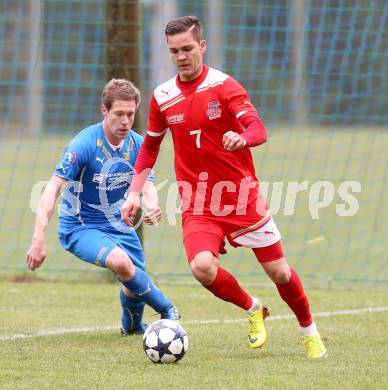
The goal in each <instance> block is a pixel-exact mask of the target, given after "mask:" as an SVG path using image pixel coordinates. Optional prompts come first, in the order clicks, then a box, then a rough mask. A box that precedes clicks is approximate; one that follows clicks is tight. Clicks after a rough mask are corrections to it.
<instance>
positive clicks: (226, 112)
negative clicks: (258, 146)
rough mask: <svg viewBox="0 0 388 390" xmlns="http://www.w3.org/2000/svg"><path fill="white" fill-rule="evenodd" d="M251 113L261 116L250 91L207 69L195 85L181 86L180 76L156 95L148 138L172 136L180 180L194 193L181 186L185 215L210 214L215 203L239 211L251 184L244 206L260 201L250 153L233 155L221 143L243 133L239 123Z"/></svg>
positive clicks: (233, 153)
mask: <svg viewBox="0 0 388 390" xmlns="http://www.w3.org/2000/svg"><path fill="white" fill-rule="evenodd" d="M248 112H254V113H255V114H256V115H257V113H256V110H255V108H254V107H253V105H252V104H251V102H250V98H249V96H248V93H247V91H246V90H245V89H244V88H243V87H242V86H241V85H240V84H239V83H237V82H236V81H235V80H234V79H233V78H231V77H230V76H228V75H226V74H224V73H222V72H220V71H218V70H215V69H212V68H208V67H206V66H204V68H203V71H202V74H201V75H200V76H199V77H198V78H197V79H195V80H192V81H188V82H182V81H180V79H179V77H178V76H176V77H174V78H172V79H171V80H168V81H167V82H165V83H163V84H162V85H160V86H159V87H157V88H156V89H155V90H154V93H153V96H152V98H151V102H150V111H149V117H148V118H149V121H148V131H147V134H148V135H150V136H152V137H158V136H161V135H163V134H164V133H165V132H166V131H167V130H168V129H170V131H171V134H172V138H173V144H174V151H175V174H176V179H177V181H178V182H186V183H189V184H190V186H191V188H192V192H191V193H189V192H188V191H186V190H187V185H185V186H183V187H180V193H181V196H182V205H183V208H184V211H185V209H187V210H188V211H190V212H193V211H194V214H196V211H197V213H199V214H201V213H200V211H201V210H199V208H202V209H203V213H204V214H207V213H208V212H209V211H211V208H212V206H211V204H213V203H214V202H216V203H217V201H218V205H220V206H221V207H219V209H221V210H222V208H223V207H224V205H225V204H227V205H233V207H234V208H236V206H237V203H238V201H241V196H242V195H241V193H240V188H241V187H242V183H247V182H250V189H248V190H249V197H248V198H246V199H247V200H246V201H245V202H248V203H250V202H251V201H254V200H255V199H256V196H257V187H258V182H257V178H256V174H255V168H254V165H253V160H252V155H251V152H250V150H249V148H248V147H245V148H243V149H239V150H236V151H234V152H230V151H227V150H225V149H224V147H223V143H222V138H223V135H224V133H226V132H228V131H234V132H237V133H240V134H241V133H243V132H244V128H243V126H242V125H241V123H240V121H239V120H238V118H239V117H240V116H242V115H244V114H246V113H248ZM200 182H202V183H201V184H200V185H198V184H199V183H200ZM178 184H179V183H178ZM253 187H254V188H253ZM239 196H240V198H239ZM196 197H197V199H196ZM217 197H218V198H220V200H218V198H217ZM243 197H244V195H243ZM195 210H196V211H195ZM213 214H214V212H213Z"/></svg>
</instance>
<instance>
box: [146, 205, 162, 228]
mask: <svg viewBox="0 0 388 390" xmlns="http://www.w3.org/2000/svg"><path fill="white" fill-rule="evenodd" d="M161 219H162V210H161V209H160V207H159V206H156V207H154V208H152V209H148V211H147V212H146V213H145V214H144V215H143V221H144V222H145V223H146V224H147V225H156V224H157V223H158V222H159V221H160V220H161Z"/></svg>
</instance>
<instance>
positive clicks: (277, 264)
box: [262, 257, 291, 284]
mask: <svg viewBox="0 0 388 390" xmlns="http://www.w3.org/2000/svg"><path fill="white" fill-rule="evenodd" d="M262 266H263V268H264V270H265V272H266V273H267V275H268V276H269V277H270V278H271V280H272V281H273V282H274V283H276V284H285V283H288V282H289V281H290V278H291V269H290V267H289V265H288V264H287V262H286V259H285V258H284V257H283V258H281V259H278V260H274V261H270V262H268V263H263V264H262Z"/></svg>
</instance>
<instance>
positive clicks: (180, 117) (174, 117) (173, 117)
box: [167, 114, 185, 125]
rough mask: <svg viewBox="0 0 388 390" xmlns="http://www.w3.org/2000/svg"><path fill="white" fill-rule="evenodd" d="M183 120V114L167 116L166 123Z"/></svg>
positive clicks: (170, 123) (171, 123)
mask: <svg viewBox="0 0 388 390" xmlns="http://www.w3.org/2000/svg"><path fill="white" fill-rule="evenodd" d="M184 121H185V114H178V115H170V116H167V124H169V125H173V124H175V123H182V122H184Z"/></svg>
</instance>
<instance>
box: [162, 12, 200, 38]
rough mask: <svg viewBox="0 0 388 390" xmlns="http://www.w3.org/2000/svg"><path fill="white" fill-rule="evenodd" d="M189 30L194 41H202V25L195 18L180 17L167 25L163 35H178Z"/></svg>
mask: <svg viewBox="0 0 388 390" xmlns="http://www.w3.org/2000/svg"><path fill="white" fill-rule="evenodd" d="M190 29H191V32H192V34H193V37H194V39H195V40H196V41H197V42H198V43H199V42H200V41H201V40H202V39H203V36H202V25H201V22H200V21H199V19H198V18H197V17H196V16H181V17H180V18H176V19H174V20H171V21H169V22H168V23H167V25H166V29H165V30H164V33H165V34H166V38H168V36H169V35H175V34H180V33H183V32H186V31H188V30H190Z"/></svg>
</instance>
